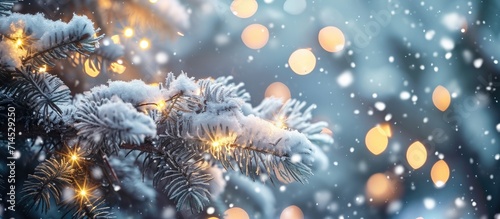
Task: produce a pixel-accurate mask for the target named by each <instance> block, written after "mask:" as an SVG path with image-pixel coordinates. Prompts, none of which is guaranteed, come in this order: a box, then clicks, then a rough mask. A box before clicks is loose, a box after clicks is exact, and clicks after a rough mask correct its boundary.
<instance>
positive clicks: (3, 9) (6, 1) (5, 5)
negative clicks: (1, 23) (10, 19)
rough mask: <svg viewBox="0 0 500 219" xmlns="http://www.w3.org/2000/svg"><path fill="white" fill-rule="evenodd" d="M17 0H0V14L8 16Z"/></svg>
mask: <svg viewBox="0 0 500 219" xmlns="http://www.w3.org/2000/svg"><path fill="white" fill-rule="evenodd" d="M17 2H18V0H2V2H0V16H8V15H10V14H12V11H11V9H12V7H13V6H14V4H15V3H17Z"/></svg>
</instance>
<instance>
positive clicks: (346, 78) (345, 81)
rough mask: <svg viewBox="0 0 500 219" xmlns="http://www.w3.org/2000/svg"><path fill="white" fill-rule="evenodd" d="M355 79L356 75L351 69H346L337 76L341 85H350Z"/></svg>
mask: <svg viewBox="0 0 500 219" xmlns="http://www.w3.org/2000/svg"><path fill="white" fill-rule="evenodd" d="M353 81H354V77H353V76H352V73H351V72H350V71H345V72H343V73H341V74H340V75H339V76H338V77H337V83H338V84H339V86H340V87H348V86H349V85H351V84H352V82H353Z"/></svg>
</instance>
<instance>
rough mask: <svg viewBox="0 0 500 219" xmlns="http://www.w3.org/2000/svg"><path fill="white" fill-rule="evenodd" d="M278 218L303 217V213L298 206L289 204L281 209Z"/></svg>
mask: <svg viewBox="0 0 500 219" xmlns="http://www.w3.org/2000/svg"><path fill="white" fill-rule="evenodd" d="M280 219H304V213H303V212H302V210H301V209H300V208H299V207H297V206H295V205H291V206H288V207H286V208H285V209H283V211H282V212H281V215H280Z"/></svg>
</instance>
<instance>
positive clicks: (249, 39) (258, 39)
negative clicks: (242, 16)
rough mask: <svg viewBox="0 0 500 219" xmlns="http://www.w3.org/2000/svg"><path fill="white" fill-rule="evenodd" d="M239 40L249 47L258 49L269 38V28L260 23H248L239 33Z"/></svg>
mask: <svg viewBox="0 0 500 219" xmlns="http://www.w3.org/2000/svg"><path fill="white" fill-rule="evenodd" d="M241 40H242V41H243V43H244V44H245V45H246V46H247V47H248V48H250V49H260V48H262V47H264V46H265V45H266V44H267V41H268V40H269V30H268V29H267V27H265V26H264V25H262V24H250V25H248V26H247V27H246V28H245V29H244V30H243V32H242V33H241Z"/></svg>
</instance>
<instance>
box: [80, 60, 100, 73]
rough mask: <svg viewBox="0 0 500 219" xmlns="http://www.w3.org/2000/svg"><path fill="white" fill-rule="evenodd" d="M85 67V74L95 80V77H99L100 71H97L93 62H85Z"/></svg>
mask: <svg viewBox="0 0 500 219" xmlns="http://www.w3.org/2000/svg"><path fill="white" fill-rule="evenodd" d="M83 66H84V68H85V72H86V73H87V75H89V76H90V77H93V78H95V77H97V75H99V69H97V68H96V67H94V66H93V64H92V61H91V60H90V59H87V60H85V63H84V64H83Z"/></svg>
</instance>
